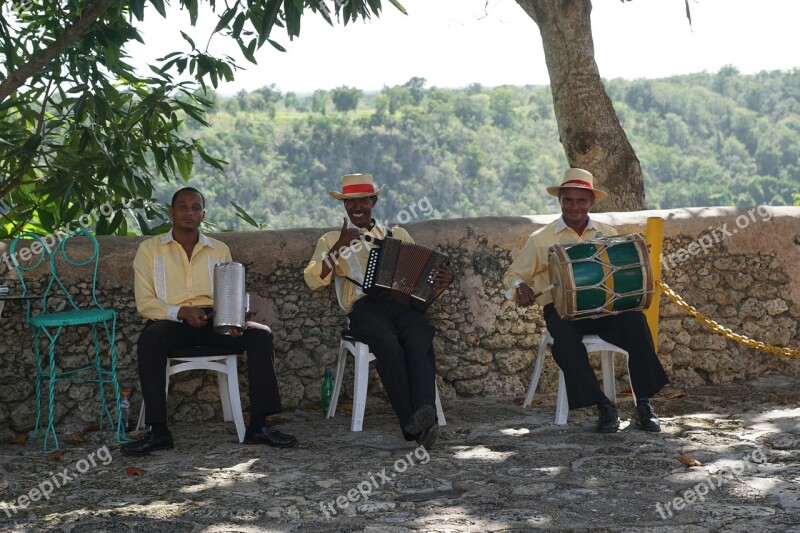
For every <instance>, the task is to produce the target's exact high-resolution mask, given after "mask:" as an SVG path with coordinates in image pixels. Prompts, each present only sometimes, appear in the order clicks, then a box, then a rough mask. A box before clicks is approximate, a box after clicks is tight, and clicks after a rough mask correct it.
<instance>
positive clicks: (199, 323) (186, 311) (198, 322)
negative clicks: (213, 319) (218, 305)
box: [178, 307, 208, 328]
mask: <svg viewBox="0 0 800 533" xmlns="http://www.w3.org/2000/svg"><path fill="white" fill-rule="evenodd" d="M178 318H180V319H181V320H183V321H184V322H185V323H186V324H188V325H190V326H192V327H193V328H202V327H203V326H205V325H206V323H207V322H208V315H207V314H206V312H205V311H204V310H203V309H202V308H200V307H181V308H180V310H179V311H178Z"/></svg>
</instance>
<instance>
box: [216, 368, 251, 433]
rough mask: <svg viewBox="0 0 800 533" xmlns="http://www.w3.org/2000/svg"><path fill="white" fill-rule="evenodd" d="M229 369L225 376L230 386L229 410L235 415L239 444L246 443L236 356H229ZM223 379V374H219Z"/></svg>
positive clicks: (223, 405)
mask: <svg viewBox="0 0 800 533" xmlns="http://www.w3.org/2000/svg"><path fill="white" fill-rule="evenodd" d="M226 365H227V367H228V374H227V375H226V376H225V378H226V379H225V381H227V384H228V390H227V391H225V393H226V395H227V396H228V401H227V403H228V410H229V411H231V413H230V414H233V422H234V424H235V425H236V434H237V436H238V437H239V442H244V431H245V428H244V416H243V415H242V400H241V398H240V397H239V370H238V369H237V367H236V356H235V355H229V356H228V358H227V360H226ZM217 375H218V376H219V377H222V376H223V374H217ZM222 408H223V410H224V409H225V402H223V404H222Z"/></svg>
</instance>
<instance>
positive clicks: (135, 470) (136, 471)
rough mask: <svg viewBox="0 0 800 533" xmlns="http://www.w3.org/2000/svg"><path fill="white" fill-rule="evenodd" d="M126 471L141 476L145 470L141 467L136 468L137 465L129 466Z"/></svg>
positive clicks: (131, 474) (130, 474)
mask: <svg viewBox="0 0 800 533" xmlns="http://www.w3.org/2000/svg"><path fill="white" fill-rule="evenodd" d="M125 473H126V474H128V475H129V476H141V475H142V474H144V470H142V469H141V468H136V467H135V466H129V467H128V468H126V469H125Z"/></svg>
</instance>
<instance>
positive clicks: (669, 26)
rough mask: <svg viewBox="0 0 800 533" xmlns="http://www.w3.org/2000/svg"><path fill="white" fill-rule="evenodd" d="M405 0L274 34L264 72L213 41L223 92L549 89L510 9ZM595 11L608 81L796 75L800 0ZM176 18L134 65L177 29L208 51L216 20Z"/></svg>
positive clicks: (176, 43)
mask: <svg viewBox="0 0 800 533" xmlns="http://www.w3.org/2000/svg"><path fill="white" fill-rule="evenodd" d="M327 1H328V5H332V3H333V0H327ZM400 1H401V3H402V4H403V5H404V6H405V8H406V10H407V12H408V15H407V16H406V15H403V14H401V13H400V12H399V11H397V10H396V9H395V8H394V7H393V6H392V5H391V4H390V3H389V2H388V0H384V2H383V4H384V11H383V12H382V14H381V16H380V18H373V19H371V20H369V21H367V22H362V21H359V22H357V23H355V24H348V25H347V27H344V26H342V25H339V24H337V25H335V26H334V27H331V26H329V25H328V24H327V23H325V22H324V21H323V20H322V18H321V17H319V16H318V15H314V14H312V13H310V12H309V13H308V14H307V15H304V17H303V20H302V26H301V33H300V37H299V38H298V39H295V40H294V41H289V39H288V37H287V36H286V35H285V33H281V32H284V30H283V29H282V28H276V30H275V31H274V32H273V34H272V38H273V39H275V40H277V41H278V42H280V43H281V44H282V45H283V46H284V47H285V48H286V49H287V52H279V51H277V50H275V49H274V48H272V47H271V46H270V45H269V44H266V45H265V46H264V47H263V48H262V49H261V50H259V52H258V53H257V54H256V58H257V60H258V65H252V64H251V63H249V62H248V61H247V60H245V59H244V58H242V56H241V54H239V53H238V48H237V47H236V45H233V46H231V45H229V43H227V42H226V40H225V39H224V38H222V37H221V36H216V37H215V38H214V39H213V40H212V41H211V48H210V51H211V52H213V53H226V54H229V55H231V56H232V57H234V58H235V59H236V60H237V63H238V64H239V65H240V66H243V67H246V69H247V70H244V71H238V72H237V74H236V80H235V81H234V82H232V83H225V84H221V85H220V87H219V88H218V89H217V90H218V92H220V93H221V94H235V93H236V92H238V91H240V90H242V89H244V90H247V91H252V90H254V89H258V88H260V87H263V86H265V85H271V84H275V85H276V86H277V87H278V88H279V89H280V90H281V91H283V92H287V91H294V92H296V93H308V92H312V91H314V90H316V89H332V88H334V87H339V86H342V85H347V86H349V87H357V88H360V89H362V90H364V91H377V90H380V89H381V88H382V87H384V86H394V85H401V84H403V83H405V82H406V81H408V80H409V79H410V78H412V77H414V76H418V77H422V78H425V79H426V81H427V86H428V87H433V86H435V87H442V88H459V87H465V86H467V85H469V84H471V83H480V84H481V85H483V86H486V87H494V86H498V85H547V84H548V83H549V78H548V75H547V67H546V65H545V60H544V53H543V51H542V44H541V37H540V35H539V30H538V27H537V26H536V23H534V22H533V20H532V19H531V18H530V17H528V16H527V14H526V13H525V12H524V11H523V10H522V8H521V7H519V5H518V4H517V3H516V2H515V1H514V0H400ZM592 4H593V9H592V34H593V38H594V44H595V59H596V61H597V65H598V68H599V70H600V75H601V76H602V77H603V78H607V79H611V78H624V79H629V80H630V79H638V78H661V77H667V76H672V75H677V74H689V73H696V72H710V73H714V72H717V71H718V70H719V69H720V68H721V67H723V66H725V65H733V66H735V67H736V68H738V70H739V71H740V72H741V73H743V74H753V73H756V72H759V71H762V70H789V69H793V68H797V67H800V54H798V50H800V28H798V26H797V21H798V20H800V0H689V5H690V9H691V14H692V24H691V26H690V25H689V22H688V20H687V19H686V14H685V7H684V0H633V1H631V2H624V3H623V2H621V1H620V0H595V1H594V2H593V3H592ZM177 15H178V16H177V17H173V16H170V17H169V20H168V21H164V20H163V19H162V18H161V17H160V16H159V15H158V14H157V13H155V11H152V10H151V11H150V12H148V13H147V14H146V17H145V26H144V27H143V34H144V37H145V41H146V42H147V43H148V45H147V46H144V47H142V46H138V47H135V48H130V49H129V52H130V53H131V55H132V57H133V58H135V63H136V64H142V65H144V64H146V62H147V61H148V60H152V59H153V58H155V57H158V56H159V55H163V54H165V53H167V52H169V51H173V50H175V49H179V48H180V47H182V46H183V44H182V43H183V40H182V39H181V37H180V34H179V32H178V30H179V29H182V30H183V31H186V32H187V33H188V34H189V35H191V36H192V37H193V38H194V39H195V42H196V43H198V45H199V44H200V43H205V42H206V39H207V36H208V34H209V33H210V29H211V28H213V26H214V25H215V23H216V19H215V18H214V15H213V14H212V13H204V14H201V16H200V22H201V23H203V22H205V24H203V27H202V28H191V27H189V24H188V16H187V15H186V13H178V14H177ZM182 21H185V24H181V22H182ZM156 42H157V43H158V45H157V46H154V44H153V43H156Z"/></svg>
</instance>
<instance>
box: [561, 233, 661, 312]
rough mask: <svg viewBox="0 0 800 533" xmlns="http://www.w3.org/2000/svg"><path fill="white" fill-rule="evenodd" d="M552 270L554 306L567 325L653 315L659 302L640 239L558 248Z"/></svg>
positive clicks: (620, 237) (621, 237)
mask: <svg viewBox="0 0 800 533" xmlns="http://www.w3.org/2000/svg"><path fill="white" fill-rule="evenodd" d="M548 268H549V271H550V282H551V283H553V285H554V286H553V303H554V305H555V308H556V312H558V315H559V316H560V317H561V318H563V319H565V320H577V319H581V318H597V317H598V316H602V315H613V314H618V313H622V312H625V311H636V310H642V309H647V308H648V307H649V306H650V302H651V301H652V299H653V274H652V270H651V268H650V256H649V254H648V253H647V244H645V242H644V239H643V238H642V236H641V235H639V234H637V233H631V234H628V235H617V236H614V237H605V238H600V239H595V240H589V241H584V242H581V243H575V244H554V245H553V246H551V247H550V250H549V254H548Z"/></svg>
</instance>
